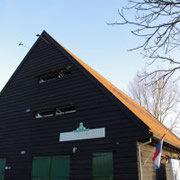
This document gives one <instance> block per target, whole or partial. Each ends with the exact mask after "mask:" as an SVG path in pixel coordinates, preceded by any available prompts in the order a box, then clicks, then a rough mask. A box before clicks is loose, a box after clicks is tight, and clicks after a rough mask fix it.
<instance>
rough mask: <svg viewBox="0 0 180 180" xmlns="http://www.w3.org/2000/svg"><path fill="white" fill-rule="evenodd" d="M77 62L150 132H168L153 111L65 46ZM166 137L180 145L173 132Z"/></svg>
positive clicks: (161, 133) (157, 133)
mask: <svg viewBox="0 0 180 180" xmlns="http://www.w3.org/2000/svg"><path fill="white" fill-rule="evenodd" d="M58 44H59V45H60V46H61V47H63V46H62V45H61V44H60V43H58ZM63 48H64V49H65V50H66V51H67V52H68V53H69V54H70V55H71V56H72V57H73V58H74V59H75V60H76V61H77V62H79V63H80V64H81V65H82V66H83V67H84V68H85V69H86V70H87V71H88V72H89V73H90V74H91V75H93V76H94V77H95V78H96V79H97V80H98V81H99V82H100V83H101V84H102V85H103V86H104V87H105V88H107V89H108V90H109V91H110V92H111V93H112V94H113V95H114V96H115V97H116V98H117V99H119V101H121V102H122V103H123V104H124V105H125V106H126V107H127V108H128V109H129V110H130V111H131V112H133V113H134V114H135V115H136V116H137V117H138V118H139V119H140V120H141V121H143V123H145V124H146V125H147V126H148V127H149V130H150V132H152V133H153V134H154V135H156V136H160V137H161V136H163V134H164V133H165V132H166V130H167V128H166V127H165V126H164V125H163V124H162V123H161V122H160V121H158V120H157V119H156V118H155V117H154V116H153V115H151V113H149V112H148V111H147V110H146V109H145V108H143V107H142V106H141V105H139V104H138V103H137V102H136V101H134V100H133V99H131V98H130V97H129V96H127V95H126V94H125V93H123V92H122V91H121V90H119V89H118V88H117V87H116V86H114V85H113V84H112V83H110V82H109V81H108V80H106V79H105V78H104V77H103V76H101V75H100V74H99V73H97V72H96V71H95V70H93V69H92V68H91V67H89V66H88V65H87V64H86V63H84V62H83V61H82V60H80V59H79V58H78V57H77V56H75V55H74V54H73V53H71V52H70V51H69V50H67V49H66V48H65V47H63ZM165 139H166V140H167V141H168V142H170V143H172V144H174V145H176V146H179V147H180V139H179V138H178V137H177V136H175V135H174V134H173V133H172V132H170V131H169V132H168V133H167V135H166V136H165Z"/></svg>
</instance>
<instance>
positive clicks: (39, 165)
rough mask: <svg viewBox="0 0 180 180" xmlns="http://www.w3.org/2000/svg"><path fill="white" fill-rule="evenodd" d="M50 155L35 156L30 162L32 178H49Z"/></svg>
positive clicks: (47, 179)
mask: <svg viewBox="0 0 180 180" xmlns="http://www.w3.org/2000/svg"><path fill="white" fill-rule="evenodd" d="M50 161H51V158H50V157H36V158H34V159H33V162H32V180H49V171H50Z"/></svg>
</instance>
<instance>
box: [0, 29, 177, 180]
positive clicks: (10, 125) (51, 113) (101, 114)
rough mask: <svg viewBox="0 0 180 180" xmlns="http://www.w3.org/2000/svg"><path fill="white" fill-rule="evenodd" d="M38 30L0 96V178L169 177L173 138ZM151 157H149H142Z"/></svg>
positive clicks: (174, 148)
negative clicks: (158, 149)
mask: <svg viewBox="0 0 180 180" xmlns="http://www.w3.org/2000/svg"><path fill="white" fill-rule="evenodd" d="M165 131H166V128H165V127H164V126H163V125H162V124H161V123H160V122H159V121H158V120H157V119H155V118H154V117H153V116H152V115H151V114H150V113H149V112H147V111H146V110H145V109H144V108H142V107H141V106H140V105H138V104H137V103H136V102H135V101H133V100H132V99H130V98H129V97H128V96H127V95H125V94H124V93H123V92H122V91H120V90H119V89H117V88H116V87H115V86H114V85H112V84H111V83H110V82H108V81H107V80H106V79H105V78H103V77H102V76H101V75H100V74H98V73H97V72H96V71H94V70H93V69H91V68H90V67H89V66H88V65H86V64H85V63H84V62H83V61H81V60H80V59H78V58H77V57H76V56H75V55H73V54H72V53H71V52H69V51H68V50H67V49H65V48H64V47H63V46H62V45H60V44H59V43H58V42H56V41H55V40H54V39H53V38H52V37H50V35H48V34H47V33H46V32H45V31H44V32H43V33H42V34H41V35H40V36H39V38H38V40H37V41H36V42H35V44H34V45H33V47H32V48H31V50H30V51H29V52H28V54H27V55H26V56H25V58H24V60H23V61H22V62H21V64H20V65H19V67H18V68H17V70H16V71H15V73H14V74H13V75H12V77H11V78H10V80H9V81H8V82H7V84H6V86H5V87H4V89H3V90H2V92H1V94H0V137H1V138H0V145H1V146H0V180H3V179H6V180H110V179H111V180H120V179H128V180H130V179H133V180H134V179H144V180H146V179H157V177H159V178H158V179H170V178H171V177H170V166H169V159H171V158H175V159H180V140H179V138H177V137H176V136H175V135H174V134H173V133H171V132H168V134H167V135H166V137H165V141H164V146H163V153H162V161H161V164H162V166H161V167H164V172H163V173H160V176H157V174H158V173H157V172H156V171H155V170H154V169H153V162H152V157H151V156H153V154H152V155H151V153H152V152H153V151H154V146H155V144H156V143H157V142H158V141H159V139H160V138H161V136H162V135H163V133H164V132H165ZM150 155H151V156H150Z"/></svg>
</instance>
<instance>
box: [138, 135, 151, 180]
mask: <svg viewBox="0 0 180 180" xmlns="http://www.w3.org/2000/svg"><path fill="white" fill-rule="evenodd" d="M151 142H152V140H151V138H150V139H149V141H147V142H145V143H143V144H140V145H138V151H139V172H140V180H143V178H142V164H141V146H144V145H146V144H150V143H151Z"/></svg>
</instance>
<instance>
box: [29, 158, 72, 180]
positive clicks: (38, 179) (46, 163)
mask: <svg viewBox="0 0 180 180" xmlns="http://www.w3.org/2000/svg"><path fill="white" fill-rule="evenodd" d="M69 173H70V158H69V156H54V157H35V158H34V159H33V162H32V180H69Z"/></svg>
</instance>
